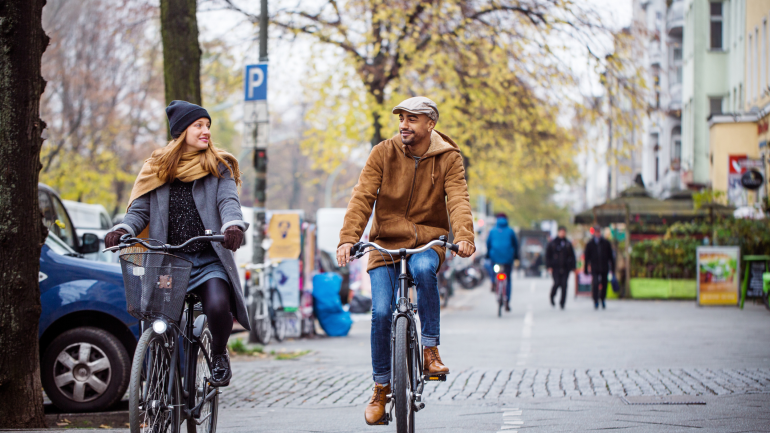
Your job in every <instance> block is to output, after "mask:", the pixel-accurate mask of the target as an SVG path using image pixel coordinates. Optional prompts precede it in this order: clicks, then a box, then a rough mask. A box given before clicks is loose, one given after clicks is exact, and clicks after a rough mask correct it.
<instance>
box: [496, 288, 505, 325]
mask: <svg viewBox="0 0 770 433" xmlns="http://www.w3.org/2000/svg"><path fill="white" fill-rule="evenodd" d="M504 303H505V285H504V283H503V281H502V280H499V279H498V280H497V317H502V316H503V304H504Z"/></svg>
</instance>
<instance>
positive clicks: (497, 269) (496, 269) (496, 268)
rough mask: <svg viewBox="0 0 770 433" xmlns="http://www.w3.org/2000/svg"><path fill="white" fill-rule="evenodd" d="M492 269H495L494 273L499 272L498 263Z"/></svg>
mask: <svg viewBox="0 0 770 433" xmlns="http://www.w3.org/2000/svg"><path fill="white" fill-rule="evenodd" d="M493 269H494V270H495V273H496V274H497V273H499V272H500V265H495V266H494V268H493Z"/></svg>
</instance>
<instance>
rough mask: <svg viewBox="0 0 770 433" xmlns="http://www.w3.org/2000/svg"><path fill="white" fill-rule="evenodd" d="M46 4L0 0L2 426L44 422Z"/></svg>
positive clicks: (40, 0) (41, 0) (41, 424)
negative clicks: (41, 192) (40, 187)
mask: <svg viewBox="0 0 770 433" xmlns="http://www.w3.org/2000/svg"><path fill="white" fill-rule="evenodd" d="M44 4H45V0H10V1H7V0H6V1H4V2H2V3H1V4H0V167H2V169H1V170H0V330H2V331H0V348H2V349H0V428H20V427H33V428H42V427H45V417H44V415H43V389H42V386H41V384H40V365H39V364H40V363H39V353H38V340H37V332H38V321H39V320H40V288H39V287H38V274H39V272H40V247H41V244H42V242H43V241H44V239H45V235H46V230H45V228H44V227H43V221H42V218H41V215H40V209H39V206H38V202H37V182H38V174H39V173H40V169H41V167H42V165H41V164H40V148H41V146H42V144H43V139H42V138H41V136H40V134H41V133H42V132H43V129H44V128H45V123H44V122H43V121H42V120H40V94H41V93H43V90H44V89H45V80H43V77H42V76H41V74H40V62H41V57H42V56H43V51H45V48H46V46H47V45H48V36H46V34H45V32H44V31H43V26H42V13H43V5H44Z"/></svg>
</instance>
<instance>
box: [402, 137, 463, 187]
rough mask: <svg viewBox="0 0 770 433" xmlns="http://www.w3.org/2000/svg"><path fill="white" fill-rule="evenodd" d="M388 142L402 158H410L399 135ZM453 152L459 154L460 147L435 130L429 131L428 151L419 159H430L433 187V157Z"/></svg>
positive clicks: (434, 177)
mask: <svg viewBox="0 0 770 433" xmlns="http://www.w3.org/2000/svg"><path fill="white" fill-rule="evenodd" d="M389 141H390V142H391V143H392V144H393V146H395V147H397V148H398V149H399V150H400V151H401V153H402V154H403V155H404V157H407V158H411V154H409V155H407V153H408V150H407V148H406V145H405V144H404V143H403V142H402V141H401V134H396V135H395V136H394V137H393V138H391V139H390V140H389ZM453 151H455V152H457V153H460V147H459V146H458V145H457V143H455V142H454V141H452V139H451V138H449V137H448V136H446V135H444V134H442V133H440V132H438V131H436V130H435V129H434V130H433V131H431V133H430V146H428V150H427V151H426V152H425V155H423V156H422V157H421V158H420V160H421V161H422V160H425V159H428V158H430V159H432V161H431V169H430V182H431V185H435V183H436V173H435V170H436V159H435V158H433V157H434V156H436V155H441V154H442V153H446V152H453Z"/></svg>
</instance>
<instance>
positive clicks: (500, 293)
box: [492, 265, 510, 317]
mask: <svg viewBox="0 0 770 433" xmlns="http://www.w3.org/2000/svg"><path fill="white" fill-rule="evenodd" d="M492 269H494V271H495V279H494V281H493V283H494V285H495V292H496V294H497V317H502V315H503V308H504V307H505V305H506V304H507V303H508V294H507V292H506V288H507V286H508V281H507V280H508V278H510V275H508V274H506V273H505V266H503V265H494V266H493V267H492Z"/></svg>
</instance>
